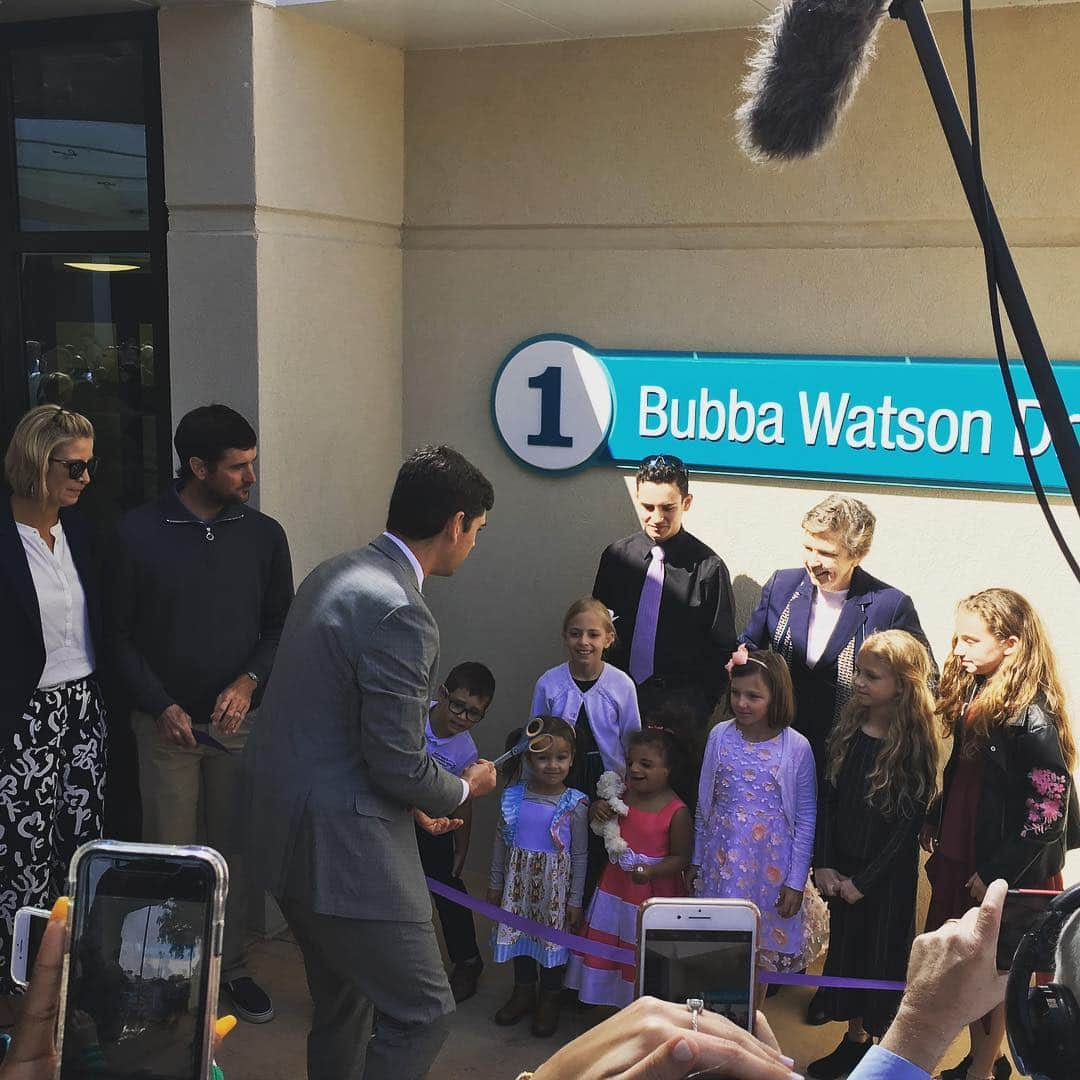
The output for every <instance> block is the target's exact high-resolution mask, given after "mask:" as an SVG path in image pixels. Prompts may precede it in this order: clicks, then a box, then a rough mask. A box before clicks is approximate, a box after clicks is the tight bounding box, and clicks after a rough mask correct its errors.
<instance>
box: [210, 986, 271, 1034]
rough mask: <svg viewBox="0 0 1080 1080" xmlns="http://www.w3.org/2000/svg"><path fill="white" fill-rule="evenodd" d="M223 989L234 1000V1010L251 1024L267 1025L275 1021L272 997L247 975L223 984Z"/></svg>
mask: <svg viewBox="0 0 1080 1080" xmlns="http://www.w3.org/2000/svg"><path fill="white" fill-rule="evenodd" d="M221 989H222V990H224V991H225V993H226V994H228V995H229V997H230V998H232V1003H233V1010H234V1012H235V1013H236V1015H237V1016H239V1017H240V1019H241V1020H246V1021H247V1022H248V1023H249V1024H265V1023H266V1022H267V1021H268V1020H273V1019H274V1003H273V1002H272V1001H271V1000H270V995H269V994H268V993H267V992H266V991H265V990H264V989H263V988H262V987H261V986H260V985H259V984H258V983H257V982H256V981H255V980H254V979H251V978H249V977H248V976H247V975H243V976H241V977H240V978H239V979H232V980H230V981H229V982H223V983H222V984H221Z"/></svg>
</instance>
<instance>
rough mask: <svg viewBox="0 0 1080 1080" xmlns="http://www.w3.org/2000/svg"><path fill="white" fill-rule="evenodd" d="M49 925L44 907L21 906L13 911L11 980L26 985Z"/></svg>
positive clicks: (16, 983)
mask: <svg viewBox="0 0 1080 1080" xmlns="http://www.w3.org/2000/svg"><path fill="white" fill-rule="evenodd" d="M48 925H49V913H48V912H47V911H46V910H45V909H44V908H36V907H22V908H19V910H18V911H16V912H15V927H14V931H13V933H12V936H11V981H12V982H13V983H15V985H16V986H27V985H28V984H29V982H30V973H31V972H32V971H33V970H34V961H35V960H36V959H37V954H38V948H39V947H40V946H41V939H42V937H43V936H44V934H45V927H46V926H48Z"/></svg>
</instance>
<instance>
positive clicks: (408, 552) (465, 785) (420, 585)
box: [383, 532, 471, 807]
mask: <svg viewBox="0 0 1080 1080" xmlns="http://www.w3.org/2000/svg"><path fill="white" fill-rule="evenodd" d="M383 536H385V537H386V539H387V540H392V541H393V542H394V543H395V544H397V546H398V547H399V548H401V550H402V552H403V554H404V555H405V558H406V559H408V560H409V565H410V566H411V567H412V568H413V570H414V571H415V572H416V587H417V589H419V590H420V591H421V592H423V591H424V568H423V567H422V566H421V565H420V560H419V559H418V558H417V557H416V556H415V555H414V554H413V553H412V549H411V548H410V547H409V545H408V544H406V543H405V541H404V540H402V539H401V538H400V537H397V536H395V535H394V534H393V533H392V532H384V533H383ZM432 704H434V702H432ZM458 779H459V780H461V789H462V792H463V794H462V796H461V802H459V803H458V806H459V807H460V806H464V805H465V803H466V801H467V800H468V798H469V792H470V790H471V789H470V787H469V782H468V781H467V780H464V779H462V778H461V777H460V776H459V777H458Z"/></svg>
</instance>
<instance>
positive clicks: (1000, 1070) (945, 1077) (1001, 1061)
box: [939, 1054, 1012, 1080]
mask: <svg viewBox="0 0 1080 1080" xmlns="http://www.w3.org/2000/svg"><path fill="white" fill-rule="evenodd" d="M970 1068H971V1055H970V1054H968V1056H967V1057H966V1058H964V1060H963V1061H961V1062H960V1064H959V1065H954V1066H953V1067H952V1068H951V1069H944V1070H943V1071H942V1072H941V1073H940V1074H939V1075H940V1077H941V1080H967V1074H968V1069H970ZM992 1075H993V1077H994V1080H1009V1077H1010V1076H1012V1065H1010V1064H1009V1059H1008V1058H1007V1057H1006V1056H1005V1055H1004V1054H1002V1055H1001V1057H999V1058H998V1059H997V1061H995V1062H994V1068H993V1071H992Z"/></svg>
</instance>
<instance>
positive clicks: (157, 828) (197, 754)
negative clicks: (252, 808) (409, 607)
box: [131, 712, 252, 982]
mask: <svg viewBox="0 0 1080 1080" xmlns="http://www.w3.org/2000/svg"><path fill="white" fill-rule="evenodd" d="M251 718H252V717H249V718H248V719H246V720H245V721H244V723H243V725H242V726H241V728H240V730H239V731H238V732H237V733H236V734H235V735H222V734H220V733H219V732H218V731H217V730H216V729H214V728H211V729H210V734H211V735H213V737H214V738H215V739H217V740H218V742H220V743H221V744H222V745H223V746H225V747H227V748H228V749H229V750H230V751H232V752H231V753H228V754H226V753H224V752H223V751H221V750H216V749H214V748H213V747H209V746H203V745H202V744H201V743H199V744H198V745H196V746H195V747H190V748H189V747H186V746H177V745H176V744H175V743H167V742H164V741H163V740H162V738H161V736H160V735H159V734H158V727H157V722H156V721H155V720H154V718H153V717H151V716H148V715H147V714H146V713H141V712H134V713H132V717H131V721H132V726H133V727H134V729H135V739H136V742H137V744H138V748H139V786H140V788H141V790H142V811H143V839H144V840H145V841H146V842H147V843H151V844H199V843H203V844H208V845H209V846H210V847H212V848H214V849H215V850H217V851H219V852H221V854H222V855H223V856H224V857H225V861H226V862H227V863H228V864H229V895H228V900H227V901H226V904H225V940H224V942H223V944H222V957H221V978H222V981H223V982H228V981H229V980H231V979H235V978H238V977H240V976H242V975H246V974H247V971H246V969H245V964H244V946H245V942H246V939H247V907H248V889H247V880H246V877H245V865H244V857H243V855H244V852H243V848H244V827H245V826H244V806H245V800H244V785H243V765H242V761H241V751H242V750H243V749H244V743H245V742H246V741H247V737H248V732H249V731H250V720H251Z"/></svg>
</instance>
